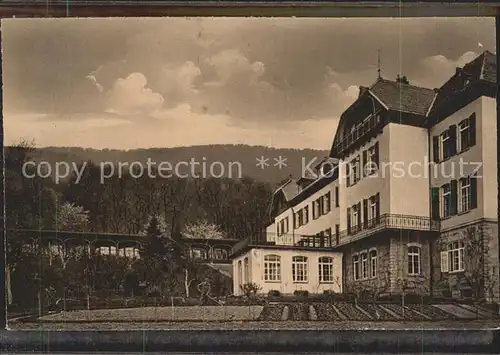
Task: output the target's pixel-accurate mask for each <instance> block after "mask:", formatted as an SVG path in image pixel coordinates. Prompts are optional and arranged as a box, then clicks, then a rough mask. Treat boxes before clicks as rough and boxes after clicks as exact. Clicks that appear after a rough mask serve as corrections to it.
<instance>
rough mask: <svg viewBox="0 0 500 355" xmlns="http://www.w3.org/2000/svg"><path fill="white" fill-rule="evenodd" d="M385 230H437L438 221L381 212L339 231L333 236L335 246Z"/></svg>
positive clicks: (438, 227)
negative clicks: (336, 236)
mask: <svg viewBox="0 0 500 355" xmlns="http://www.w3.org/2000/svg"><path fill="white" fill-rule="evenodd" d="M386 230H387V231H389V230H407V231H423V232H439V230H440V221H436V220H432V219H430V218H428V217H421V216H412V215H402V214H383V215H381V216H380V217H378V218H373V219H370V220H368V221H366V222H365V223H362V224H361V225H356V226H351V228H349V229H346V230H343V231H341V232H340V233H339V235H338V238H335V239H336V240H337V241H338V243H336V245H335V246H340V245H345V244H348V243H352V242H354V241H356V240H359V239H363V238H365V237H368V236H370V235H373V234H375V233H379V232H381V231H386Z"/></svg>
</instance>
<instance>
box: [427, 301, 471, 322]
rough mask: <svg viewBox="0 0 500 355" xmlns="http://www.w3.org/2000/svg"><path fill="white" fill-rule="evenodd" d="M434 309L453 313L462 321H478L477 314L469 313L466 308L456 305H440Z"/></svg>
mask: <svg viewBox="0 0 500 355" xmlns="http://www.w3.org/2000/svg"><path fill="white" fill-rule="evenodd" d="M434 307H436V308H438V309H440V310H443V311H445V312H448V313H451V314H453V315H455V316H456V317H457V318H460V319H476V318H477V315H476V313H474V312H472V311H469V310H467V309H465V308H462V307H459V306H457V305H455V304H440V305H435V306H434Z"/></svg>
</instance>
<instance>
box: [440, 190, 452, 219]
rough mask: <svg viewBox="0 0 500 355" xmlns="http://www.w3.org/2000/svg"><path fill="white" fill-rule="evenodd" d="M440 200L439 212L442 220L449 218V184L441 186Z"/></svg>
mask: <svg viewBox="0 0 500 355" xmlns="http://www.w3.org/2000/svg"><path fill="white" fill-rule="evenodd" d="M441 200H442V203H441V205H442V206H443V207H442V211H441V216H442V217H443V218H446V217H450V215H451V213H450V212H451V210H450V207H451V187H450V184H446V185H443V186H442V187H441Z"/></svg>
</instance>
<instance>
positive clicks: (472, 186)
mask: <svg viewBox="0 0 500 355" xmlns="http://www.w3.org/2000/svg"><path fill="white" fill-rule="evenodd" d="M470 197H471V202H470V208H471V209H474V208H477V177H476V176H475V175H472V176H471V177H470Z"/></svg>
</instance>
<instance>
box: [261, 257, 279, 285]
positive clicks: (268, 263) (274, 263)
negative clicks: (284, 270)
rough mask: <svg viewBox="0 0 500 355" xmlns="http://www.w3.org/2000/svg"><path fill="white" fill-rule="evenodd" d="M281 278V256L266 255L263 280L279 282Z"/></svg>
mask: <svg viewBox="0 0 500 355" xmlns="http://www.w3.org/2000/svg"><path fill="white" fill-rule="evenodd" d="M280 280H281V257H280V256H279V255H266V256H265V257H264V281H271V282H279V281H280Z"/></svg>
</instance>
